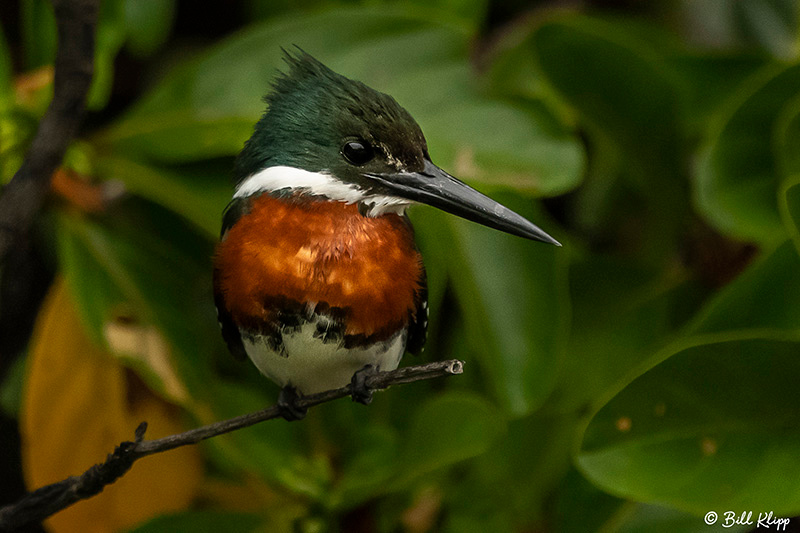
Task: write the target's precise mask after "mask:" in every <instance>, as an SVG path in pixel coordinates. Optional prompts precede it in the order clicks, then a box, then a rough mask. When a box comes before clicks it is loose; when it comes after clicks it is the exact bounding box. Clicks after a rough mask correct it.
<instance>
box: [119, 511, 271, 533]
mask: <svg viewBox="0 0 800 533" xmlns="http://www.w3.org/2000/svg"><path fill="white" fill-rule="evenodd" d="M261 523H262V519H261V517H259V516H257V515H254V514H247V513H234V512H226V511H188V512H184V513H177V514H172V515H165V516H159V517H157V518H154V519H152V520H150V521H148V522H146V523H144V524H142V525H141V526H139V527H136V528H134V529H132V530H130V531H129V533H173V532H175V531H191V532H192V533H218V532H219V533H226V532H230V533H245V532H247V531H252V532H256V531H263V530H262V529H261V528H260V526H261Z"/></svg>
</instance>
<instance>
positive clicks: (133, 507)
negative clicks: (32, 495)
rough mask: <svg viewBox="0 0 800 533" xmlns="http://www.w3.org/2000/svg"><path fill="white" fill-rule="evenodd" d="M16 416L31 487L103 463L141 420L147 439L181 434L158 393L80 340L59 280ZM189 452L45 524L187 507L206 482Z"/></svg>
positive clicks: (106, 523) (103, 527)
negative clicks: (19, 413) (21, 406)
mask: <svg viewBox="0 0 800 533" xmlns="http://www.w3.org/2000/svg"><path fill="white" fill-rule="evenodd" d="M31 346H32V348H31V353H30V360H29V363H28V373H27V378H26V384H25V392H24V396H23V409H22V413H21V420H20V425H21V433H22V458H23V467H24V472H25V480H26V483H27V484H28V487H29V488H31V489H34V488H37V487H40V486H42V485H46V484H49V483H53V482H56V481H60V480H61V479H64V478H66V477H67V476H70V475H75V474H80V473H81V472H83V471H84V470H86V469H87V468H89V467H90V466H91V465H93V464H95V463H98V462H101V461H103V460H104V459H105V457H106V454H108V453H109V452H111V451H112V450H113V449H114V447H115V446H116V445H117V444H119V443H120V442H122V441H125V440H131V439H132V438H133V430H134V429H135V428H136V426H137V425H138V424H139V422H141V421H143V420H146V421H147V422H148V424H149V426H148V432H147V437H148V438H151V439H152V438H158V437H161V436H165V435H169V434H172V433H177V432H179V431H182V430H184V429H185V428H184V427H183V425H182V424H181V422H180V416H179V412H178V410H177V408H175V407H174V406H172V405H171V404H168V403H166V402H165V401H163V400H161V399H160V398H158V397H157V396H155V395H154V394H153V393H152V392H151V391H150V390H149V389H147V387H146V386H145V385H144V384H143V382H142V381H141V380H139V379H138V378H137V377H136V376H135V374H133V373H132V372H131V371H130V370H128V369H126V368H124V367H122V366H121V365H120V364H119V362H118V361H117V360H116V359H115V358H114V357H112V356H110V355H109V354H107V353H105V352H104V351H103V349H102V348H100V347H98V346H97V345H95V344H93V343H92V342H91V341H90V339H89V338H88V337H87V336H86V334H85V333H84V328H83V325H82V324H81V322H80V319H79V318H78V314H77V312H76V309H75V305H74V302H73V301H72V298H71V297H70V295H69V292H68V290H67V288H66V286H65V284H64V283H63V281H57V282H56V283H55V284H54V286H53V288H52V289H51V291H50V294H49V296H48V298H47V300H46V302H45V305H44V306H43V309H42V311H41V313H40V315H39V319H38V323H37V326H36V332H35V334H34V338H33V341H32V344H31ZM202 475H203V474H202V461H201V456H200V454H199V451H198V450H197V449H196V448H193V447H187V448H181V449H178V450H173V451H170V452H167V453H162V454H157V455H155V456H152V457H147V458H144V459H142V460H140V461H137V462H136V463H135V464H134V466H133V468H132V469H131V470H130V472H128V473H127V474H126V475H125V476H123V477H122V478H121V479H120V480H119V481H117V482H116V483H114V484H113V485H110V486H108V487H106V489H105V490H104V491H103V492H102V493H101V494H99V495H98V496H95V497H94V498H91V499H89V500H84V501H81V502H78V503H77V504H75V505H74V506H72V507H70V508H68V509H66V510H64V511H62V512H61V513H58V514H56V515H55V516H53V517H52V518H50V519H49V520H48V521H47V522H46V525H47V527H48V529H50V530H51V531H55V532H72V531H80V532H87V533H91V532H98V533H99V532H112V531H119V530H121V529H125V528H129V527H131V526H133V525H135V524H137V523H139V522H141V521H143V520H146V519H148V518H150V517H153V516H156V515H159V514H162V513H165V512H170V511H177V510H181V509H185V508H186V507H187V506H188V505H189V504H190V502H191V501H192V499H193V498H194V496H195V494H196V492H197V489H198V486H199V484H200V482H201V480H202Z"/></svg>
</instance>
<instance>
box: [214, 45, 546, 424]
mask: <svg viewBox="0 0 800 533" xmlns="http://www.w3.org/2000/svg"><path fill="white" fill-rule="evenodd" d="M285 61H286V63H287V64H288V65H289V70H288V72H287V73H286V74H283V75H281V76H280V77H278V79H277V80H276V81H275V82H274V85H273V87H272V92H271V93H270V94H269V95H267V97H266V103H267V105H268V108H267V111H266V113H265V114H264V115H263V117H262V118H261V119H260V120H259V121H258V123H257V124H256V126H255V131H254V133H253V135H252V137H251V138H250V139H249V140H248V141H247V143H246V144H245V147H244V149H243V150H242V152H241V154H240V155H239V157H238V159H237V162H236V167H235V172H236V177H237V178H238V185H237V186H236V192H235V194H234V195H233V199H232V201H231V202H230V204H229V205H228V207H227V209H226V210H225V214H224V216H223V223H222V236H221V241H220V243H219V245H218V246H217V250H216V253H215V256H214V294H215V303H216V306H217V313H218V316H219V321H220V325H221V327H222V335H223V337H224V339H225V341H226V343H227V345H228V347H229V349H230V351H231V352H232V353H233V354H234V355H235V356H238V357H241V358H245V357H249V358H250V359H251V360H252V361H253V363H254V364H255V365H256V367H258V369H259V370H260V371H261V372H262V373H263V374H264V375H266V376H267V377H269V378H270V379H272V380H273V381H274V382H275V383H277V384H278V385H279V386H281V387H282V391H281V395H280V399H279V404H280V405H281V406H282V407H283V409H284V416H285V417H286V418H287V419H298V418H302V416H303V415H304V411H303V410H302V409H301V408H299V407H298V406H297V405H296V401H297V398H298V397H299V396H300V395H302V394H311V393H315V392H319V391H323V390H327V389H331V388H337V387H342V386H344V385H346V384H348V383H351V384H352V391H353V399H354V400H356V401H360V402H362V403H369V401H370V400H371V391H369V390H367V389H366V387H365V385H364V378H365V377H366V376H367V375H369V373H370V372H375V371H377V370H393V369H395V368H397V365H398V363H399V362H400V358H401V357H402V356H403V354H404V353H405V352H406V351H408V352H411V353H418V352H419V351H420V350H421V349H422V346H423V344H424V342H425V335H426V330H427V325H428V303H427V282H426V277H425V267H424V265H423V263H422V257H421V256H420V253H419V251H418V250H417V247H416V245H415V243H414V233H413V229H412V227H411V223H410V222H409V220H408V217H407V216H406V214H405V212H406V208H408V207H409V206H410V205H412V204H415V203H422V204H427V205H430V206H434V207H437V208H439V209H442V210H444V211H447V212H448V213H452V214H455V215H458V216H461V217H463V218H466V219H469V220H472V221H474V222H478V223H480V224H483V225H486V226H489V227H492V228H496V229H499V230H501V231H504V232H507V233H511V234H513V235H518V236H520V237H525V238H528V239H532V240H536V241H542V242H546V243H551V244H556V245H558V242H557V241H556V240H555V239H553V238H552V237H550V236H549V235H548V234H547V233H545V232H544V231H542V230H541V229H540V228H538V227H537V226H536V225H534V224H532V223H531V222H529V221H528V220H526V219H524V218H523V217H521V216H519V215H518V214H516V213H514V212H513V211H511V210H509V209H507V208H505V207H503V206H502V205H500V204H499V203H497V202H495V201H493V200H491V199H490V198H488V197H486V196H484V195H483V194H481V193H479V192H477V191H476V190H474V189H472V188H470V187H469V186H467V185H465V184H464V183H462V182H460V181H459V180H457V179H456V178H454V177H452V176H450V175H449V174H447V173H446V172H445V171H443V170H442V169H440V168H439V167H437V166H436V165H434V164H433V163H432V162H431V158H430V156H429V154H428V148H427V144H426V142H425V137H424V136H423V134H422V131H421V130H420V127H419V126H418V125H417V123H416V122H415V121H414V119H413V118H412V117H411V115H410V114H409V113H408V112H407V111H406V110H405V109H403V108H402V107H400V105H399V104H398V103H397V102H396V101H395V100H394V98H392V97H391V96H388V95H386V94H383V93H381V92H378V91H376V90H374V89H371V88H370V87H367V86H366V85H364V84H363V83H360V82H358V81H354V80H351V79H348V78H346V77H344V76H341V75H339V74H337V73H335V72H333V71H332V70H330V69H329V68H328V67H326V66H325V65H323V64H322V63H320V62H319V61H317V60H316V59H314V58H313V57H311V56H310V55H308V54H306V53H305V52H303V51H302V50H299V49H298V51H297V52H295V53H286V54H285Z"/></svg>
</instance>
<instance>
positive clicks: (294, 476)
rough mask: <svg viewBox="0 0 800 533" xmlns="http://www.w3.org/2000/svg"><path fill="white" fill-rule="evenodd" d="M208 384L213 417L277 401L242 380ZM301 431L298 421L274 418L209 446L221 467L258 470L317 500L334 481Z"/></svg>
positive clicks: (229, 415)
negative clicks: (312, 454) (310, 450)
mask: <svg viewBox="0 0 800 533" xmlns="http://www.w3.org/2000/svg"><path fill="white" fill-rule="evenodd" d="M226 355H227V354H226ZM253 370H254V369H253ZM259 378H260V379H261V380H262V381H263V380H264V379H266V378H263V377H261V376H259ZM264 385H266V383H264ZM208 387H209V390H208V391H207V392H208V393H209V396H210V397H212V398H214V401H213V402H212V405H211V407H212V409H213V412H214V418H215V419H218V420H219V419H227V418H232V417H234V416H238V415H241V414H244V413H248V412H253V411H256V410H258V409H263V408H264V407H265V406H266V405H269V404H270V403H272V402H274V400H273V399H271V398H269V397H268V396H267V395H266V394H263V392H264V391H263V390H262V389H253V388H251V387H247V386H244V385H242V384H241V383H237V384H231V383H226V382H224V381H222V380H216V381H211V382H209V384H208ZM264 388H266V386H265V387H264ZM303 430H304V428H303V427H302V426H301V425H300V424H287V423H285V422H284V421H283V420H280V419H278V420H271V421H268V422H265V423H263V424H257V425H255V426H251V427H249V428H246V429H243V430H240V431H234V432H232V433H229V434H227V435H224V436H221V437H218V438H215V439H211V440H210V441H208V442H207V444H206V446H207V447H208V449H209V450H210V452H211V453H212V458H213V459H214V461H215V464H216V466H217V468H219V469H221V470H222V471H225V472H231V473H236V472H247V473H255V474H257V475H259V476H261V477H262V478H263V479H265V480H266V481H267V482H269V483H271V484H276V483H277V484H279V485H280V486H282V487H284V488H286V489H289V490H291V491H293V492H294V493H296V494H302V495H304V496H307V497H310V498H312V499H314V500H319V499H321V498H322V494H323V493H324V489H325V487H327V485H328V484H329V483H330V472H329V471H328V469H327V468H326V465H320V464H318V463H315V462H314V461H313V460H312V459H311V458H309V457H308V456H307V449H306V447H305V441H304V438H303Z"/></svg>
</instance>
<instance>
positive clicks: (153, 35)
mask: <svg viewBox="0 0 800 533" xmlns="http://www.w3.org/2000/svg"><path fill="white" fill-rule="evenodd" d="M124 2H125V5H124V10H125V26H126V27H127V29H128V41H127V43H126V46H127V48H128V50H129V51H130V52H131V54H133V55H134V56H136V57H147V56H149V55H151V54H153V53H154V52H155V51H156V50H158V49H159V48H160V47H161V46H162V45H163V44H164V43H165V42H166V40H167V38H168V37H169V35H170V32H171V31H172V25H173V23H174V20H175V11H176V0H124Z"/></svg>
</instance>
